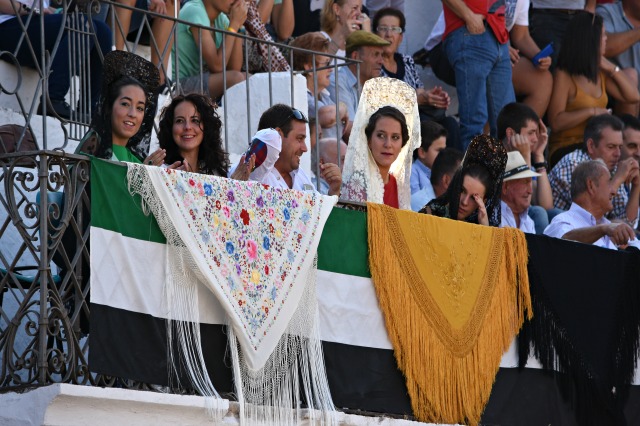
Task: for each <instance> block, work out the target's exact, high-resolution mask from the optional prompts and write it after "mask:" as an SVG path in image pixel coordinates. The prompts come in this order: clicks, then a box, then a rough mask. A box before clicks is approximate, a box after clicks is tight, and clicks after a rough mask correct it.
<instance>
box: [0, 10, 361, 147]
mask: <svg viewBox="0 0 640 426" xmlns="http://www.w3.org/2000/svg"><path fill="white" fill-rule="evenodd" d="M37 1H39V2H40V4H41V7H42V1H43V0H37ZM62 2H63V3H62V5H61V8H60V9H59V13H61V14H63V15H64V17H65V25H64V27H61V28H60V31H59V32H58V37H57V40H56V42H55V44H54V47H53V48H52V49H51V51H45V50H40V49H34V46H33V44H32V42H31V40H29V38H28V37H26V36H24V37H22V38H21V40H20V42H19V43H18V45H17V46H16V49H15V50H14V51H11V52H8V51H4V52H0V60H3V61H5V62H7V63H10V64H12V65H14V67H15V72H16V76H15V78H14V79H13V82H14V83H15V85H14V86H11V87H7V83H6V82H3V81H0V101H1V100H2V99H3V98H4V99H5V101H6V98H7V97H12V98H13V99H12V100H13V104H16V105H17V107H16V110H17V112H19V113H20V114H21V115H22V117H23V118H24V123H19V124H24V125H25V126H27V127H29V128H30V129H31V130H32V133H33V134H36V132H33V127H32V124H33V120H36V119H38V120H41V121H42V124H41V126H38V127H41V128H42V132H41V135H42V136H41V140H38V141H37V146H38V148H39V149H44V150H46V149H52V148H54V147H55V148H62V149H66V150H69V149H70V148H73V147H74V146H75V142H76V141H79V140H80V139H81V138H82V137H83V136H84V134H85V133H86V131H87V130H88V125H89V123H90V117H91V114H92V112H93V111H92V110H91V104H92V101H95V100H92V99H91V97H90V96H85V95H84V94H86V93H89V92H90V91H89V90H88V87H89V85H90V81H91V78H92V76H95V73H96V72H97V71H96V70H92V69H91V68H90V61H89V50H90V48H91V47H92V46H96V45H97V38H96V34H95V32H94V31H93V30H94V28H93V25H94V24H93V20H92V19H98V18H100V19H103V18H104V17H105V16H104V9H105V8H111V9H113V8H116V7H117V8H121V9H126V10H129V11H131V12H132V13H135V14H138V15H139V16H140V17H141V22H140V25H139V26H138V28H137V29H135V30H133V32H131V33H130V34H133V35H134V37H133V39H132V41H130V42H128V43H126V44H125V47H124V49H125V50H129V51H131V52H133V53H142V49H141V47H140V46H141V45H142V35H143V34H144V33H145V32H146V33H147V34H148V36H149V47H150V49H151V51H152V52H153V53H154V54H155V56H157V57H158V61H159V64H158V66H159V67H160V69H161V73H163V74H165V75H167V77H168V80H167V82H168V83H173V84H168V85H169V89H170V90H171V93H176V92H180V91H181V88H180V82H179V81H174V80H173V79H172V77H173V75H174V74H175V75H179V69H178V60H179V57H180V54H181V53H180V48H179V46H178V43H174V42H173V41H174V40H175V39H176V37H179V35H178V34H177V31H176V28H177V25H179V24H185V25H189V26H190V27H192V28H196V29H197V31H198V32H200V33H202V32H204V31H212V32H214V33H216V34H223V35H230V36H232V37H235V38H240V39H241V40H242V43H243V45H244V46H245V48H244V52H243V53H244V54H243V62H244V65H243V70H242V71H244V72H247V70H249V71H251V70H250V68H251V66H250V63H249V55H247V54H246V52H247V51H249V50H251V49H253V47H252V46H256V45H267V46H271V47H273V48H277V49H279V50H280V51H281V52H282V53H283V55H284V56H285V58H286V59H287V60H288V61H289V63H292V62H293V59H292V58H293V51H294V50H298V51H304V50H303V49H297V48H292V47H289V46H288V45H286V44H282V43H276V42H272V41H264V40H260V39H257V38H254V37H250V36H248V35H245V34H237V33H232V32H228V31H224V30H219V29H214V28H210V27H206V26H199V25H194V24H192V23H190V22H186V21H182V20H180V19H177V18H174V17H171V16H165V15H161V14H158V13H154V12H150V11H145V10H140V9H136V8H135V7H130V6H126V5H123V4H119V3H117V2H115V1H102V0H101V1H99V2H98V0H62ZM176 3H177V0H176ZM101 10H102V12H100V11H101ZM88 18H92V19H88ZM152 19H164V20H167V21H169V22H171V23H172V24H171V27H172V30H171V33H172V36H171V37H170V38H169V40H168V42H167V43H165V44H164V45H159V44H158V42H157V40H156V38H155V36H154V33H153V26H152ZM29 20H36V21H39V22H38V24H39V25H40V27H41V28H42V29H44V25H45V23H44V15H39V14H36V13H35V8H34V9H33V10H32V12H31V13H30V15H29ZM29 22H30V21H27V22H26V23H29ZM107 22H109V23H110V27H111V28H112V30H113V33H112V40H115V32H120V33H121V34H122V32H123V25H122V23H121V22H120V20H119V19H118V17H117V16H116V14H114V13H110V14H109V15H108V18H107ZM24 28H25V26H23V30H24ZM25 35H26V33H25ZM63 36H65V37H68V40H69V43H68V52H66V54H67V55H68V58H69V64H70V68H71V69H72V70H74V71H75V72H72V73H71V75H70V76H69V83H70V90H69V93H68V95H67V99H68V102H69V104H70V105H71V106H72V109H73V112H72V115H71V117H70V118H69V119H67V120H60V121H56V122H55V123H54V122H52V120H47V119H46V118H45V117H44V116H42V117H40V116H38V115H36V110H37V107H38V105H39V104H40V103H41V102H42V104H43V107H44V111H43V112H45V111H46V106H47V103H46V99H45V98H43V96H45V97H46V94H47V89H48V85H47V83H48V78H47V76H48V75H49V74H50V72H51V58H52V57H53V56H54V55H56V54H62V53H61V52H60V51H59V50H60V49H59V48H60V44H61V40H62V39H63ZM127 36H128V34H122V37H123V38H124V39H127ZM172 43H173V46H174V49H173V51H174V52H173V55H172V57H171V61H170V67H171V68H172V69H173V71H175V72H173V73H170V72H169V71H170V70H169V69H166V68H165V66H164V64H165V63H166V62H167V57H168V56H169V55H170V54H171V49H170V46H171V44H172ZM112 44H113V43H112ZM22 47H24V48H26V49H28V50H29V52H30V54H31V55H33V56H34V57H38V56H39V57H40V60H39V64H42V65H39V66H36V67H35V68H34V69H33V71H35V74H36V75H37V80H38V83H37V84H36V85H35V86H34V87H27V86H26V84H25V81H26V80H27V78H26V77H27V75H32V74H33V71H30V68H28V67H24V66H20V64H19V61H18V59H17V58H16V53H17V52H18V50H19V49H20V48H22ZM198 48H199V51H200V52H199V53H200V67H201V69H206V64H205V63H204V60H203V59H202V58H203V55H202V45H201V44H200V45H199V46H198ZM221 48H222V52H223V56H224V53H225V52H226V49H227V43H226V37H222V45H221ZM36 50H38V51H36ZM98 50H99V49H98ZM271 52H272V50H269V55H268V57H267V59H266V62H267V63H266V64H263V70H264V72H265V73H267V75H268V84H267V87H265V88H264V89H265V91H266V92H267V95H268V97H269V100H270V104H273V82H272V81H273V79H272V74H273V73H272V71H271V69H270V67H269V64H270V62H271V60H272V58H271ZM310 53H312V54H313V55H314V56H313V60H314V61H313V63H314V64H315V55H322V56H325V57H329V58H332V59H336V60H335V61H333V62H334V65H332V66H331V67H333V68H334V72H335V73H336V74H337V72H338V69H339V68H340V67H343V66H347V65H349V64H355V65H356V66H358V61H353V60H349V59H346V58H340V57H337V56H334V55H331V54H328V53H318V52H310ZM100 58H101V61H102V55H101V54H100ZM226 65H227V64H226V63H225V64H224V66H223V69H222V71H221V74H222V78H223V87H224V92H226V90H227V89H228V88H229V87H230V86H229V84H228V82H227V72H228V71H227V66H226ZM358 69H359V68H358ZM313 71H316V69H315V67H314V70H313ZM288 72H289V75H290V81H291V89H290V91H291V99H290V102H291V105H293V101H294V82H293V76H294V75H298V74H302V72H300V71H293V70H292V69H290V70H289V71H288ZM358 74H359V73H358V72H356V75H358ZM314 80H315V81H314V82H313V87H317V79H316V78H315V73H314ZM244 84H245V88H246V99H245V101H246V102H245V114H244V116H242V117H236V116H234V117H229V115H228V111H227V109H226V108H225V109H224V111H223V116H222V117H221V118H222V121H223V122H224V123H229V120H231V119H233V120H238V119H240V120H246V121H247V123H248V124H249V125H247V129H250V128H251V126H250V123H251V122H253V121H257V117H251V108H250V106H251V99H252V93H251V88H250V85H249V80H248V79H246V80H245V82H244ZM201 89H202V88H201ZM338 96H339V95H338ZM336 104H339V99H337V101H336ZM317 109H318V108H317V105H316V111H317ZM316 119H317V117H316ZM336 122H337V123H338V122H340V119H339V115H338V114H337V113H336ZM0 124H4V123H0ZM54 126H55V127H59V129H60V130H61V131H62V134H63V138H64V140H62V141H60V140H55V141H54V143H50V142H49V140H48V139H49V138H48V134H50V133H51V130H52V127H54ZM228 128H229V126H225V127H224V132H225V134H224V140H225V142H226V143H227V144H228V142H229V140H230V136H231V137H234V138H238V137H240V138H241V137H242V136H241V135H229V134H228ZM315 136H316V138H317V137H318V136H319V129H317V130H316V135H315ZM250 140H251V134H250V130H248V133H247V136H246V143H247V144H248V142H249V141H250ZM0 143H2V142H1V141H0ZM0 149H1V147H0ZM0 152H2V151H1V150H0Z"/></svg>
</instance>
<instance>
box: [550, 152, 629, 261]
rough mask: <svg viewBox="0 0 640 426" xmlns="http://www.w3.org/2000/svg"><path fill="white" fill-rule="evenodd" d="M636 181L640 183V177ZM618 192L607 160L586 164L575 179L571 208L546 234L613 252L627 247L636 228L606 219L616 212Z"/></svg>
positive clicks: (575, 175) (554, 222)
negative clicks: (614, 204)
mask: <svg viewBox="0 0 640 426" xmlns="http://www.w3.org/2000/svg"><path fill="white" fill-rule="evenodd" d="M634 180H635V181H638V175H637V174H636V176H635V178H634ZM615 193H616V191H615V188H613V187H612V186H611V180H610V175H609V169H608V167H607V165H606V164H605V163H604V161H602V160H601V159H598V160H586V161H584V162H583V163H581V164H579V165H578V166H577V167H576V168H575V170H574V172H573V175H572V177H571V198H572V200H573V202H572V203H571V208H570V209H569V211H566V212H564V213H561V214H559V215H558V216H556V217H555V218H553V220H552V221H551V224H550V225H549V226H548V227H547V229H545V230H544V233H545V235H548V236H550V237H555V238H562V239H565V240H572V241H578V242H581V243H585V244H593V245H595V246H599V247H605V248H608V249H612V250H616V249H617V248H618V246H621V247H623V246H626V245H627V244H629V242H630V241H633V240H635V233H634V232H633V229H632V228H631V227H630V226H629V225H628V224H627V223H624V222H617V223H611V222H610V221H609V220H607V218H606V217H605V215H606V214H607V213H608V212H610V211H611V209H613V204H612V203H611V199H612V197H613V196H614V194H615ZM636 243H637V242H636Z"/></svg>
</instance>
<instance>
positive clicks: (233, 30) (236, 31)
mask: <svg viewBox="0 0 640 426" xmlns="http://www.w3.org/2000/svg"><path fill="white" fill-rule="evenodd" d="M227 31H229V32H230V33H236V34H238V30H236V29H235V28H231V27H228V28H227Z"/></svg>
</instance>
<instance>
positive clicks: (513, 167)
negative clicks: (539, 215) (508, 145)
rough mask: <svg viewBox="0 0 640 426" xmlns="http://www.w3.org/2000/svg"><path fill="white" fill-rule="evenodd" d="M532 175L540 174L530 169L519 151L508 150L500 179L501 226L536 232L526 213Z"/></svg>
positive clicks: (531, 187)
mask: <svg viewBox="0 0 640 426" xmlns="http://www.w3.org/2000/svg"><path fill="white" fill-rule="evenodd" d="M534 176H540V173H536V172H534V171H532V170H531V168H530V167H529V166H528V165H527V162H526V161H525V160H524V157H523V156H522V154H520V152H518V151H511V152H509V154H508V159H507V167H506V168H505V172H504V175H503V181H502V182H503V183H502V196H501V201H500V204H501V206H502V222H501V223H500V227H501V228H503V227H506V226H508V227H511V228H518V229H520V230H521V231H522V232H527V233H529V234H535V233H536V228H535V225H534V223H533V219H531V218H530V217H529V215H528V211H529V207H530V206H531V194H532V193H533V185H532V179H531V178H532V177H534Z"/></svg>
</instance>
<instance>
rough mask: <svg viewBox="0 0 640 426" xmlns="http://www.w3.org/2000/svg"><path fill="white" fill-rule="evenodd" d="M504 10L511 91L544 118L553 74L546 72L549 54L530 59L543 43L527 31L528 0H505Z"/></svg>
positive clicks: (548, 64) (549, 58)
mask: <svg viewBox="0 0 640 426" xmlns="http://www.w3.org/2000/svg"><path fill="white" fill-rule="evenodd" d="M506 3H507V9H506V13H505V18H506V25H507V31H509V40H510V43H511V45H510V47H509V53H510V57H511V64H512V65H513V69H512V74H513V75H512V78H511V81H512V82H513V90H514V91H515V93H516V96H517V97H518V98H522V103H524V104H526V105H528V106H530V107H531V108H532V109H533V110H534V111H535V112H536V114H538V116H539V117H543V116H544V114H545V112H546V111H547V106H548V105H549V99H550V98H551V89H552V87H553V77H552V76H551V73H550V72H549V66H551V57H550V56H545V57H543V58H540V60H539V61H537V62H536V63H534V62H533V58H534V57H535V56H536V55H537V54H538V53H540V49H541V48H544V47H545V46H538V45H537V44H536V42H535V41H533V39H532V38H531V34H529V0H507V2H506Z"/></svg>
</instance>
